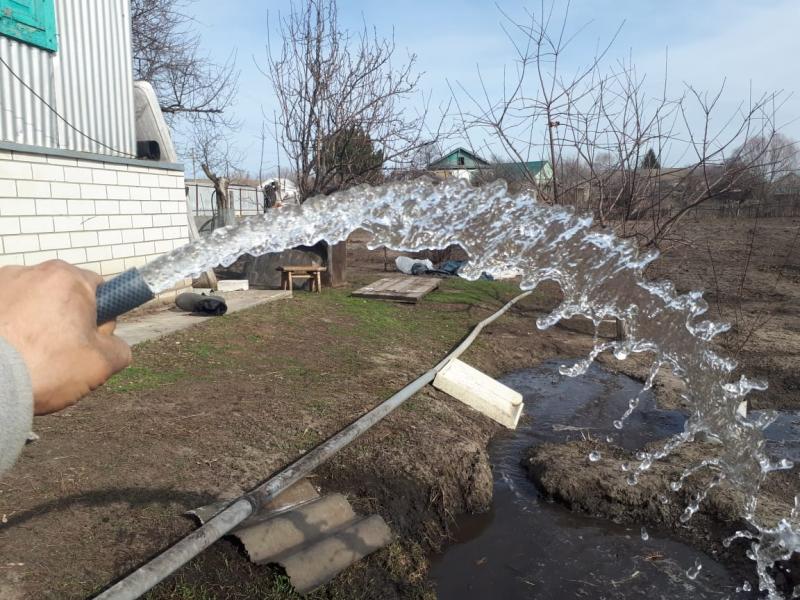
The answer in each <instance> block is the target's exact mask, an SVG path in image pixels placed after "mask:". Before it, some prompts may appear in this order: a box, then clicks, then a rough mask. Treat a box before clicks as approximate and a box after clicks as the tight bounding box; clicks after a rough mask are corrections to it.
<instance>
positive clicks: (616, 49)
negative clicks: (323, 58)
mask: <svg viewBox="0 0 800 600" xmlns="http://www.w3.org/2000/svg"><path fill="white" fill-rule="evenodd" d="M288 4H289V3H288V1H286V0H266V1H265V0H227V1H226V2H220V0H196V2H195V4H194V5H193V9H194V12H195V14H194V17H195V19H196V22H197V28H198V30H199V32H200V33H201V35H202V38H203V43H204V46H205V47H206V48H207V49H208V51H209V52H210V53H211V55H212V56H213V57H215V58H216V59H217V60H219V61H220V62H222V61H224V59H225V57H226V56H227V55H228V54H229V53H230V52H231V51H232V50H234V49H235V50H236V51H237V53H238V66H239V68H240V69H241V71H242V75H241V81H240V93H239V98H238V101H237V104H236V106H235V107H234V108H233V111H234V113H235V115H236V116H237V118H238V119H239V120H241V122H242V128H241V130H240V131H239V132H238V133H237V134H236V135H235V142H236V145H237V146H238V147H239V148H240V150H241V151H242V152H243V153H244V154H245V155H246V159H245V164H244V166H245V168H247V169H248V170H250V171H251V172H253V173H257V172H258V169H259V154H260V145H261V143H260V141H259V132H260V131H261V122H262V116H261V115H262V108H263V111H264V112H266V113H268V114H272V112H273V109H274V106H275V104H274V101H273V99H272V98H271V86H270V84H269V82H268V81H267V80H266V78H265V77H264V76H263V75H262V74H261V73H260V72H259V70H258V68H257V67H256V64H255V63H256V62H259V63H261V64H263V63H264V56H265V45H266V29H267V26H268V25H267V24H268V13H269V15H270V20H271V21H272V24H273V27H274V25H275V19H276V18H277V15H278V13H279V12H286V10H287V8H288ZM498 4H499V5H500V6H502V8H503V10H504V11H507V12H508V13H509V14H512V15H520V16H521V15H523V14H524V10H525V8H530V9H537V8H538V7H539V6H540V2H539V1H538V0H537V1H534V2H521V1H520V2H507V1H505V0H503V1H501V2H499V3H498ZM556 5H557V6H559V7H563V6H564V5H565V2H564V0H556ZM339 10H340V21H341V24H342V25H344V26H350V27H354V28H358V27H359V26H360V24H361V22H362V19H363V20H364V21H366V23H367V24H368V25H370V26H374V27H376V28H377V30H378V33H379V34H381V35H383V36H386V37H389V36H391V35H392V33H393V32H394V37H395V40H396V43H397V46H398V50H399V51H400V52H403V53H405V52H406V51H407V52H411V53H415V54H416V55H417V57H418V63H417V64H418V66H419V70H420V71H423V72H424V76H423V78H422V87H423V88H424V89H425V90H427V91H429V92H431V93H432V94H433V99H434V104H436V105H438V104H444V103H446V102H447V100H448V99H449V96H450V92H449V89H448V86H447V81H448V80H449V81H450V82H453V83H455V82H458V83H460V84H461V85H463V86H464V87H465V88H467V89H469V90H473V91H475V92H478V91H479V89H478V87H477V86H478V79H477V75H476V73H477V67H478V66H480V69H481V71H482V73H483V75H484V79H485V81H486V82H487V83H488V85H489V86H490V87H494V88H495V89H499V88H500V87H501V85H502V73H503V67H504V65H506V66H509V65H511V64H512V61H513V52H512V51H513V49H512V48H511V46H510V44H509V42H508V40H507V38H506V37H505V34H504V33H503V31H502V29H501V27H500V23H501V22H502V21H503V18H502V15H501V14H500V10H499V9H498V8H497V4H495V3H492V2H485V1H478V0H460V1H459V2H431V1H430V0H428V1H423V0H399V1H394V2H385V1H381V2H369V1H366V0H339ZM571 16H572V17H571V24H572V27H573V28H577V27H579V26H582V25H585V24H587V23H589V25H588V26H587V27H586V29H585V30H584V31H583V32H582V34H581V35H580V37H578V38H577V39H576V42H575V44H574V45H573V46H572V48H571V52H570V55H569V56H570V57H572V59H573V60H574V61H575V63H576V65H577V63H578V62H580V61H583V60H586V59H588V58H589V57H591V56H592V55H593V54H594V51H595V47H596V45H597V44H598V42H604V41H605V42H607V41H608V40H609V38H610V37H611V36H612V35H613V33H614V31H616V29H617V28H618V27H619V26H620V24H622V23H623V21H624V25H623V28H622V31H621V33H620V35H619V37H618V39H617V41H616V43H615V44H614V46H613V48H612V50H611V53H610V57H612V58H614V59H617V58H623V57H627V56H628V55H629V54H630V55H632V57H633V60H634V62H635V64H636V65H637V68H638V70H639V72H640V73H647V74H648V76H650V77H651V78H652V80H653V81H655V80H656V79H659V78H661V76H662V74H663V65H664V57H665V52H666V50H667V48H669V64H670V66H669V70H670V78H669V81H670V85H671V86H674V87H675V89H677V87H678V86H679V85H680V84H681V83H682V82H683V81H686V82H689V83H691V84H693V85H695V86H697V87H699V88H702V89H710V88H717V87H718V86H719V85H720V83H721V82H722V80H723V78H725V77H727V84H726V91H725V96H724V101H725V102H726V103H727V106H729V107H730V108H731V109H732V108H733V107H734V106H735V104H736V103H737V102H738V101H739V100H741V99H744V98H746V97H747V95H748V93H749V89H750V86H751V85H752V89H753V90H754V91H755V92H756V93H761V92H765V91H772V90H779V89H780V90H785V91H786V92H788V93H793V94H794V97H792V98H791V99H790V100H789V102H788V103H787V104H786V105H785V106H784V108H783V110H782V112H781V114H780V116H781V117H782V118H783V120H784V121H791V120H792V119H794V118H796V117H798V116H800V0H749V1H745V0H573V2H572V3H571ZM584 57H586V58H585V59H584ZM786 133H788V134H789V135H790V136H791V137H793V138H795V139H800V121H797V120H795V121H794V122H792V123H790V124H789V126H788V127H787V129H786ZM265 155H266V156H265V160H264V169H265V170H269V169H270V168H271V167H274V165H276V163H277V156H276V150H275V145H274V142H268V144H267V148H266V152H265ZM187 170H191V165H188V164H187Z"/></svg>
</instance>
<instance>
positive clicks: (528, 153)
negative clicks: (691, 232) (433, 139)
mask: <svg viewBox="0 0 800 600" xmlns="http://www.w3.org/2000/svg"><path fill="white" fill-rule="evenodd" d="M559 6H565V7H566V8H565V9H564V11H563V13H562V14H560V15H559V14H557V11H556V3H555V2H546V1H543V2H542V4H541V10H540V11H539V12H537V13H533V12H528V13H526V18H525V20H524V21H518V20H515V19H514V18H512V17H510V16H509V15H508V14H506V13H503V15H504V18H505V26H504V29H505V31H506V34H507V36H508V38H509V40H510V42H511V44H512V45H513V48H514V51H515V72H514V74H513V75H511V76H508V77H506V78H505V79H504V81H505V84H504V85H503V86H502V88H501V89H499V90H494V89H490V87H489V86H488V85H486V84H485V83H483V87H482V90H481V92H482V93H481V95H476V94H472V93H470V92H468V91H467V90H466V89H464V88H463V87H461V88H460V90H454V97H455V98H456V99H457V106H458V109H459V112H460V115H461V118H462V120H463V122H464V130H465V131H466V132H467V134H468V135H471V134H472V133H473V132H476V131H477V132H479V134H481V135H483V136H488V138H489V139H491V140H494V141H495V142H496V143H497V144H498V145H499V146H500V148H499V151H500V152H501V153H502V154H505V155H507V156H508V157H509V158H510V159H511V160H512V161H514V162H516V163H523V162H528V161H531V160H537V159H540V158H546V159H548V160H549V161H550V163H551V164H552V167H553V177H552V180H550V181H547V182H544V181H542V180H537V178H535V177H534V176H533V174H531V175H529V176H528V179H529V181H528V184H529V187H532V188H534V189H535V190H536V193H537V195H538V197H539V198H540V199H541V200H543V201H545V202H550V203H555V204H574V205H578V206H580V207H581V208H584V209H589V210H591V211H593V212H594V213H595V215H596V217H597V219H598V221H599V222H600V224H601V225H611V226H614V227H615V228H616V229H617V230H618V232H619V233H620V234H622V235H625V236H635V237H637V238H639V241H640V243H641V244H643V245H652V246H657V247H660V246H662V245H663V244H664V243H666V242H669V241H670V240H671V239H672V236H673V233H674V231H675V228H676V226H677V225H678V223H679V222H680V221H681V220H682V219H684V218H685V217H686V216H687V215H689V214H691V213H692V211H695V212H696V211H697V209H698V207H699V206H700V205H702V204H704V203H707V202H709V201H712V200H716V199H722V198H725V197H726V195H728V194H730V193H731V192H732V191H733V190H734V189H736V186H737V183H738V181H740V180H741V178H742V177H744V176H745V175H746V174H747V173H750V172H751V171H752V170H753V169H758V168H761V167H763V166H764V164H765V163H769V162H770V158H769V156H768V148H769V145H768V144H767V145H764V147H761V148H759V149H757V150H756V151H755V152H754V153H753V154H752V156H750V157H749V160H748V161H744V162H741V163H740V164H741V165H743V167H744V168H742V169H739V170H738V171H732V170H730V169H726V168H725V165H726V162H727V160H728V158H729V157H730V156H733V155H735V154H736V151H737V148H739V147H740V146H741V145H742V144H743V143H744V142H745V141H746V140H749V139H751V138H753V137H754V136H755V137H765V138H767V139H773V138H774V136H775V135H776V131H777V124H776V120H775V114H776V112H777V110H778V109H779V108H780V105H781V102H782V101H783V96H782V95H781V94H779V93H774V94H764V95H763V96H761V97H757V98H750V99H748V100H746V101H744V102H741V103H740V104H739V105H738V106H736V107H735V108H734V109H733V110H729V111H728V112H727V113H725V112H724V111H723V108H722V103H721V101H720V98H721V96H722V94H723V91H724V83H723V84H722V85H721V86H720V88H719V89H718V90H716V91H715V92H713V93H704V92H700V91H698V90H696V89H695V88H693V87H691V86H689V85H685V86H684V87H683V89H682V91H681V92H679V93H678V94H675V95H670V94H669V93H668V87H667V68H666V67H667V64H666V63H665V71H664V80H663V83H662V84H661V85H660V86H659V87H660V90H659V91H658V92H657V93H653V91H652V86H650V85H649V82H647V81H646V78H645V77H644V76H642V75H640V74H639V73H638V72H637V70H636V68H635V66H634V65H633V64H632V62H631V61H630V60H629V59H628V60H621V61H617V62H615V63H614V62H612V61H610V59H609V56H608V55H609V50H610V48H611V45H612V43H613V41H614V38H615V37H616V36H613V37H612V39H611V41H610V42H609V43H608V44H606V45H604V46H601V47H600V49H599V50H598V51H597V52H596V54H595V55H594V56H592V57H590V58H589V59H588V60H585V61H584V63H585V64H584V65H583V66H582V67H579V68H577V69H576V68H574V67H570V68H569V70H567V68H565V66H564V65H565V63H566V62H567V60H566V58H567V55H568V50H569V49H570V47H571V44H572V42H573V41H574V40H575V39H576V37H577V36H578V35H580V34H581V31H582V29H583V28H577V29H575V30H571V29H570V19H569V3H566V4H565V5H559ZM609 64H610V66H607V65H609ZM481 81H482V82H483V79H482V78H481ZM648 154H651V159H648V160H647V161H645V157H646V156H647V155H648ZM652 157H657V160H656V161H655V162H656V163H658V166H659V168H652V166H653V165H654V164H655V163H654V162H653V160H652ZM666 160H670V161H674V162H675V163H678V164H680V166H679V167H666V166H664V164H663V163H664V162H665V161H666ZM522 173H523V175H524V174H525V172H524V171H522Z"/></svg>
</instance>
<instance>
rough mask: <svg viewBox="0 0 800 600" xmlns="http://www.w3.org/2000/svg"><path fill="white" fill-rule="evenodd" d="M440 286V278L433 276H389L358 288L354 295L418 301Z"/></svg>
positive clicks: (376, 298)
mask: <svg viewBox="0 0 800 600" xmlns="http://www.w3.org/2000/svg"><path fill="white" fill-rule="evenodd" d="M438 287H439V280H438V279H435V278H433V277H387V278H385V279H379V280H378V281H376V282H375V283H371V284H369V285H367V286H365V287H363V288H361V289H358V290H356V291H355V292H353V296H355V297H357V298H372V299H374V300H394V301H395V302H411V303H417V302H419V299H420V298H422V297H423V296H425V295H426V294H429V293H430V292H432V291H433V290H435V289H436V288H438Z"/></svg>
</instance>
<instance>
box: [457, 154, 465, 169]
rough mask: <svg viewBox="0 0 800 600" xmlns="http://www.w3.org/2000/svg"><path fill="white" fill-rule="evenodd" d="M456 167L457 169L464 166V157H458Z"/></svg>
mask: <svg viewBox="0 0 800 600" xmlns="http://www.w3.org/2000/svg"><path fill="white" fill-rule="evenodd" d="M458 166H459V167H463V166H464V157H463V156H459V157H458Z"/></svg>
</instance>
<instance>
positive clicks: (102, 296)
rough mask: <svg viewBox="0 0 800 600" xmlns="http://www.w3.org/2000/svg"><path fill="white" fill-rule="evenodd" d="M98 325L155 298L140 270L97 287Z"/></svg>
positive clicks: (132, 271) (125, 273)
mask: <svg viewBox="0 0 800 600" xmlns="http://www.w3.org/2000/svg"><path fill="white" fill-rule="evenodd" d="M96 298H97V324H98V325H102V324H103V323H106V322H108V321H111V320H112V319H116V318H117V317H118V316H120V315H122V314H125V313H126V312H128V311H129V310H133V309H134V308H136V307H137V306H141V305H142V304H144V303H145V302H147V301H148V300H152V299H153V298H155V294H153V291H152V290H151V289H150V286H148V285H147V283H146V282H145V280H144V279H142V275H141V273H139V271H138V269H128V270H127V271H125V272H124V273H121V274H119V275H117V276H116V277H114V278H113V279H109V280H108V281H106V282H105V283H102V284H100V285H99V286H98V287H97V294H96Z"/></svg>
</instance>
